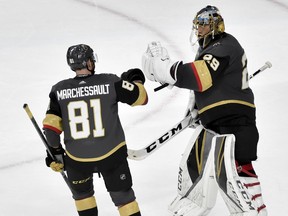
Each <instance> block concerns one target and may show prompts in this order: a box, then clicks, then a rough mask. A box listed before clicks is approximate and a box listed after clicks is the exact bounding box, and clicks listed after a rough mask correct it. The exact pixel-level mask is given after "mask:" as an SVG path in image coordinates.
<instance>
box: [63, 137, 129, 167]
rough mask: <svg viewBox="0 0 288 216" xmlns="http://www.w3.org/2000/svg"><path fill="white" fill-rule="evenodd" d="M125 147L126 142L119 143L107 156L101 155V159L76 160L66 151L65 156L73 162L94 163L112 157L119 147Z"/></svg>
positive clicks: (76, 158)
mask: <svg viewBox="0 0 288 216" xmlns="http://www.w3.org/2000/svg"><path fill="white" fill-rule="evenodd" d="M125 145H126V142H125V141H124V142H121V143H120V144H119V145H117V146H116V147H115V148H113V149H112V150H111V151H109V152H108V153H107V154H105V155H102V156H101V157H95V158H78V157H75V156H73V155H72V154H71V153H69V152H68V151H67V150H66V154H67V155H68V156H69V157H70V158H72V159H73V160H75V161H80V162H94V161H100V160H103V159H105V158H107V157H109V156H110V155H112V154H113V153H115V152H116V151H117V150H118V149H120V148H121V147H123V146H125Z"/></svg>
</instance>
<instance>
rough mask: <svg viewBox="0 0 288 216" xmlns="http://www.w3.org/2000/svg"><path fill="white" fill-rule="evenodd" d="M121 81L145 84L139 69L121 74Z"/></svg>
mask: <svg viewBox="0 0 288 216" xmlns="http://www.w3.org/2000/svg"><path fill="white" fill-rule="evenodd" d="M121 79H123V80H126V81H128V82H134V81H141V82H142V84H144V83H145V76H144V74H143V72H142V71H141V70H140V69H139V68H133V69H130V70H128V71H127V72H124V73H122V74H121Z"/></svg>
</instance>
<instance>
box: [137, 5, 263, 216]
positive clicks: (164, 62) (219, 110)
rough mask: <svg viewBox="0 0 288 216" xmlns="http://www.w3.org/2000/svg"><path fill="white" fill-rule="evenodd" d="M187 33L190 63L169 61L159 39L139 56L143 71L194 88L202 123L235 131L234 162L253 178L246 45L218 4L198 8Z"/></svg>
mask: <svg viewBox="0 0 288 216" xmlns="http://www.w3.org/2000/svg"><path fill="white" fill-rule="evenodd" d="M195 36H196V40H195V42H194V40H193V37H195ZM190 39H191V44H192V45H195V44H196V43H198V44H199V48H198V51H197V54H196V57H195V60H194V61H193V62H188V63H183V62H182V61H178V62H172V61H171V59H170V57H169V55H168V54H167V53H168V52H167V50H166V48H164V47H162V46H161V44H160V43H150V44H149V45H148V48H147V51H146V53H144V55H143V56H142V65H143V69H144V73H145V74H146V75H147V78H148V79H150V80H152V81H157V82H160V83H167V84H169V85H174V86H177V87H179V88H186V89H189V90H191V91H193V92H194V95H195V103H196V110H197V111H198V115H199V119H200V122H201V124H203V126H204V127H205V128H206V129H209V130H212V131H214V132H216V133H217V134H220V135H221V134H233V135H234V136H235V138H236V139H235V149H233V150H234V152H233V154H235V161H233V163H234V165H235V164H237V165H236V166H237V170H238V172H239V173H238V174H239V176H241V177H247V178H249V180H251V179H252V180H253V182H254V181H255V182H256V180H255V179H257V175H256V173H255V171H254V168H253V166H252V161H255V160H256V159H257V144H258V139H259V134H258V130H257V126H256V114H255V104H254V95H253V92H252V90H251V89H250V87H249V83H248V72H247V59H246V55H245V52H244V49H243V48H242V46H241V45H240V43H239V42H238V41H237V39H236V38H235V37H233V36H232V35H231V34H228V33H226V32H225V27H224V20H223V18H222V16H221V14H220V12H219V10H218V8H217V7H215V6H210V5H208V6H207V7H205V8H203V9H201V10H200V11H199V12H198V13H197V14H196V16H195V18H194V20H193V30H192V33H191V37H190ZM151 47H152V48H153V49H152V48H151ZM154 50H157V52H155V51H154ZM163 50H165V52H163ZM149 53H151V54H149ZM192 108H194V107H192ZM201 151H202V149H201ZM233 156H234V155H233ZM197 159H198V158H197ZM196 171H197V170H196ZM253 178H254V179H253ZM257 181H258V180H257ZM257 184H259V182H257ZM192 188H193V186H192ZM192 188H191V189H192ZM258 189H259V188H258ZM258 189H257V190H258ZM258 191H259V190H258ZM254 195H255V194H254ZM255 196H256V197H257V198H259V200H260V199H261V201H259V202H258V204H259V205H258V206H257V207H258V211H259V212H260V211H261V214H260V215H263V216H264V215H266V214H267V211H266V208H265V205H264V204H263V200H262V197H261V194H256V195H255ZM182 198H183V197H180V200H182ZM184 198H185V196H184ZM254 198H255V197H254ZM198 201H199V200H198ZM192 202H194V200H192ZM195 202H197V200H196V201H195ZM199 202H200V201H199ZM181 205H182V204H181ZM188 207H189V206H188ZM190 207H191V206H190ZM191 209H192V207H191ZM204 211H206V209H204ZM174 213H175V212H174ZM178 213H179V212H178ZM206 214H208V213H207V212H206V213H205V214H204V213H203V214H202V213H201V214H197V213H195V212H193V210H192V212H191V214H187V216H189V215H206ZM175 215H177V216H178V215H183V214H181V213H179V214H176V213H175ZM184 215H185V214H184ZM231 215H232V213H231ZM233 215H234V213H233ZM239 215H240V214H239ZM241 215H242V214H241ZM244 215H245V214H244ZM251 215H252V214H251ZM185 216H186V215H185Z"/></svg>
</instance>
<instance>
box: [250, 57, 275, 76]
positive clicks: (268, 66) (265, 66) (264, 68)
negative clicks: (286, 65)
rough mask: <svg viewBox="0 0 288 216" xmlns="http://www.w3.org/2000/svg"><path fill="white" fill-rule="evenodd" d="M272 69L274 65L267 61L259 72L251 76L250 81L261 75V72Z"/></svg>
mask: <svg viewBox="0 0 288 216" xmlns="http://www.w3.org/2000/svg"><path fill="white" fill-rule="evenodd" d="M271 67H272V64H271V62H269V61H267V62H265V64H264V65H263V66H262V67H261V68H260V69H258V70H257V71H255V72H254V73H253V74H251V75H250V76H249V80H250V79H252V78H253V77H254V76H256V75H257V74H259V73H260V72H262V71H264V70H266V69H267V68H271Z"/></svg>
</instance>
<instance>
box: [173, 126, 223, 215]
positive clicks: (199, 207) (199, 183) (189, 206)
mask: <svg viewBox="0 0 288 216" xmlns="http://www.w3.org/2000/svg"><path fill="white" fill-rule="evenodd" d="M214 135H215V134H214V133H212V132H211V131H208V130H205V129H204V128H203V126H201V125H200V126H198V127H197V128H196V130H195V132H194V134H193V136H192V138H191V140H190V142H189V144H188V146H187V148H186V150H185V152H184V154H183V157H182V160H181V163H180V167H179V174H178V195H177V197H176V198H175V199H174V201H173V202H172V203H171V204H170V205H169V207H168V210H169V212H170V214H172V215H174V216H182V215H185V216H190V215H191V216H192V215H193V216H204V215H207V214H208V213H209V212H210V210H211V209H212V208H213V207H214V205H215V202H216V197H217V190H218V189H217V185H216V182H215V179H214V176H213V165H214V163H213V161H214V160H213V152H214V150H213V146H212V145H211V141H212V138H213V136H214Z"/></svg>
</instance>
